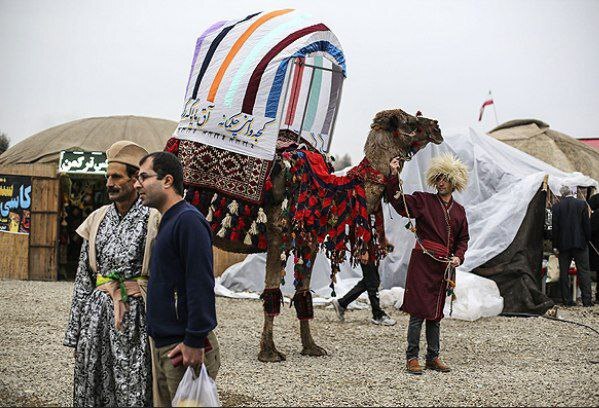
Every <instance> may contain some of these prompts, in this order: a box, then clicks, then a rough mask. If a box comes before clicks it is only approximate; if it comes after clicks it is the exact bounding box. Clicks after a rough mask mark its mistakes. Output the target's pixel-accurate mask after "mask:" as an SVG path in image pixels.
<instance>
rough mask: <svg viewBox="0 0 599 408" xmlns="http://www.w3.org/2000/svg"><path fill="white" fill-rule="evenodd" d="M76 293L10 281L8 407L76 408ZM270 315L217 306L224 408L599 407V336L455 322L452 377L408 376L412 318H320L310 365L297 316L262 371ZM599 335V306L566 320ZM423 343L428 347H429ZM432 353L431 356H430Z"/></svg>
mask: <svg viewBox="0 0 599 408" xmlns="http://www.w3.org/2000/svg"><path fill="white" fill-rule="evenodd" d="M72 287H73V285H72V283H67V282H51V283H48V282H24V281H0V327H1V328H2V330H0V406H40V405H52V406H56V405H60V406H68V405H70V404H71V401H72V400H71V388H72V372H73V359H72V352H71V351H70V349H67V348H65V347H63V346H62V337H63V331H64V328H65V325H66V321H67V318H68V310H69V306H70V299H71V292H72ZM261 310H262V306H261V303H260V302H259V301H256V300H233V299H224V298H218V299H217V312H218V318H219V327H218V336H219V340H220V343H221V347H222V351H221V352H222V362H223V365H222V367H221V371H220V374H219V378H218V387H219V393H220V396H221V402H222V403H223V404H224V405H228V406H234V405H248V406H264V405H267V406H271V405H277V406H281V405H287V406H289V405H294V406H295V405H302V406H323V405H326V406H332V405H334V406H364V405H387V406H388V405H410V406H431V405H434V406H448V405H451V406H457V405H460V406H463V405H470V406H473V405H476V406H549V405H550V406H597V405H599V335H597V334H596V333H593V332H592V331H591V330H589V329H586V328H583V327H580V326H576V325H572V324H567V323H563V322H554V321H550V320H547V319H542V318H507V317H495V318H488V319H481V320H478V321H476V322H472V323H471V322H463V321H457V320H451V319H445V320H444V321H443V323H442V334H441V336H442V339H441V346H442V350H441V354H442V357H443V358H444V360H445V362H446V363H448V364H449V365H450V366H451V367H452V368H453V371H452V372H451V373H445V374H443V373H437V372H429V371H427V372H425V373H424V375H422V376H420V377H415V376H411V375H409V374H406V373H405V372H404V354H403V353H404V348H405V331H406V325H407V322H408V316H407V315H406V314H404V313H402V312H399V311H397V310H395V309H392V310H389V311H388V312H389V313H390V314H391V316H392V317H393V318H395V319H397V320H398V324H397V325H396V326H395V327H379V326H374V325H372V324H371V323H369V317H370V316H369V311H368V310H357V311H349V312H348V313H347V315H346V317H347V319H346V322H345V323H343V324H342V323H339V322H338V321H337V320H336V317H335V314H334V312H333V310H332V309H331V308H330V306H329V307H328V308H317V309H316V311H315V315H316V318H315V319H314V324H313V325H312V331H313V334H314V338H315V339H316V341H317V343H318V344H319V345H320V346H322V347H324V348H325V349H327V351H328V352H329V355H328V356H326V357H319V358H313V357H304V356H301V355H300V354H299V351H300V349H301V347H300V341H299V329H298V327H299V325H298V324H297V321H296V319H295V317H294V316H295V311H294V310H293V309H289V308H285V309H284V311H283V312H282V314H281V316H279V317H278V318H277V319H276V326H275V341H276V344H277V346H278V348H279V351H281V352H283V353H286V354H287V361H285V362H283V363H278V364H264V363H260V362H258V361H257V358H256V357H257V353H258V344H259V340H260V331H261V328H262V313H261ZM560 312H561V314H562V315H563V317H564V318H566V319H569V320H574V321H577V322H581V323H584V324H587V325H589V326H591V327H594V328H595V329H599V306H594V307H593V308H590V309H587V308H582V307H574V308H569V309H560ZM423 337H424V336H423ZM423 349H424V345H422V348H421V350H423Z"/></svg>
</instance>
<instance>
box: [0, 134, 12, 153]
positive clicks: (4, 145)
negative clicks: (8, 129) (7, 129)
mask: <svg viewBox="0 0 599 408" xmlns="http://www.w3.org/2000/svg"><path fill="white" fill-rule="evenodd" d="M9 145H10V139H9V137H8V136H7V135H6V133H4V132H0V154H2V153H4V152H5V151H6V149H8V146H9Z"/></svg>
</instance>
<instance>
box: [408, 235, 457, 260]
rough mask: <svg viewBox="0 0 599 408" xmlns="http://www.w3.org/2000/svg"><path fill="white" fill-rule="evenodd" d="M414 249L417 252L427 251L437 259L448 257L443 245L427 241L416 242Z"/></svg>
mask: <svg viewBox="0 0 599 408" xmlns="http://www.w3.org/2000/svg"><path fill="white" fill-rule="evenodd" d="M414 249H416V250H419V251H422V250H427V251H428V252H432V253H433V255H435V256H437V257H443V258H447V257H448V256H449V250H448V249H447V247H446V246H445V245H443V244H439V243H438V242H435V241H430V240H428V239H421V240H417V241H416V244H415V245H414Z"/></svg>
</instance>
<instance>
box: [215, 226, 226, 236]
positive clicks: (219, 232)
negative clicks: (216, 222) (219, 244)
mask: <svg viewBox="0 0 599 408" xmlns="http://www.w3.org/2000/svg"><path fill="white" fill-rule="evenodd" d="M226 232H227V229H226V228H225V227H222V228H221V229H220V231H218V234H216V235H217V236H219V237H220V238H224V237H225V233H226Z"/></svg>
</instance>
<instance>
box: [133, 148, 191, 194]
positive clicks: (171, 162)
mask: <svg viewBox="0 0 599 408" xmlns="http://www.w3.org/2000/svg"><path fill="white" fill-rule="evenodd" d="M149 158H152V170H154V171H155V172H156V174H158V177H157V178H158V180H162V179H163V178H164V177H166V175H167V174H170V175H171V177H172V178H173V188H174V189H175V192H176V193H177V194H179V195H180V196H183V166H182V165H181V162H180V161H179V159H178V158H177V156H175V155H174V154H172V153H170V152H154V153H150V154H146V155H145V156H144V157H142V158H141V160H140V161H139V165H140V166H141V165H142V164H144V162H145V161H146V160H148V159H149Z"/></svg>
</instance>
